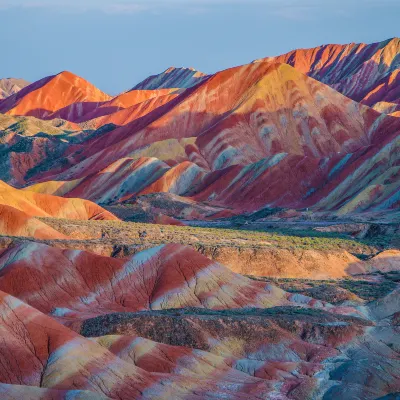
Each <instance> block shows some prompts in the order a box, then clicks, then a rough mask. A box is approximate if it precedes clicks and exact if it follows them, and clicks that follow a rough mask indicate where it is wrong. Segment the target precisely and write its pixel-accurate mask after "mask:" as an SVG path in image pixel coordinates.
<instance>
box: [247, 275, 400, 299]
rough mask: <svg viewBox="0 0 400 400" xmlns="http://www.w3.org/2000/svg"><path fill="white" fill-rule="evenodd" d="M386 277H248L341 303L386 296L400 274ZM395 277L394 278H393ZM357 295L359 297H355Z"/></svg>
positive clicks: (394, 285) (316, 297)
mask: <svg viewBox="0 0 400 400" xmlns="http://www.w3.org/2000/svg"><path fill="white" fill-rule="evenodd" d="M384 276H385V278H386V279H383V280H382V281H381V282H371V281H367V280H360V279H358V280H356V279H351V278H347V279H338V280H333V279H332V280H310V279H295V278H269V277H257V276H251V275H248V276H247V277H248V278H250V279H253V280H257V281H263V282H269V283H272V284H274V285H276V286H278V287H280V288H281V289H283V290H285V291H286V292H290V293H300V294H303V295H305V296H310V297H313V298H315V299H318V300H323V301H327V302H329V303H332V304H340V303H342V302H343V301H346V300H355V299H357V297H358V298H359V299H362V300H366V301H374V300H377V299H380V298H382V297H385V296H386V295H388V294H389V293H390V292H392V291H393V290H394V289H395V288H396V287H397V285H396V283H395V282H396V279H397V278H398V279H400V274H396V273H395V274H386V275H384ZM391 277H394V279H391ZM352 295H355V296H357V297H353V296H352Z"/></svg>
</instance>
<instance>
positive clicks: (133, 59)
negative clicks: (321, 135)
mask: <svg viewBox="0 0 400 400" xmlns="http://www.w3.org/2000/svg"><path fill="white" fill-rule="evenodd" d="M399 21H400V0H125V1H123V0H116V1H107V0H0V37H1V42H0V43H1V61H0V77H10V76H12V77H18V78H24V79H27V80H30V81H34V80H37V79H39V78H42V77H44V76H47V75H52V74H55V73H58V72H60V71H62V70H69V71H71V72H74V73H76V74H78V75H80V76H82V77H84V78H86V79H88V80H89V81H91V82H92V83H94V84H95V85H96V86H98V87H99V88H100V89H102V90H104V91H106V92H108V93H110V94H116V93H118V92H120V91H123V90H126V89H129V88H131V87H132V86H134V85H135V84H136V83H138V82H139V81H141V80H142V79H144V78H145V77H147V76H148V75H151V74H154V73H159V72H161V71H163V70H165V69H166V68H168V67H170V66H176V67H178V66H187V67H195V68H197V69H199V70H201V71H203V72H206V73H212V72H215V71H218V70H221V69H224V68H228V67H231V66H234V65H239V64H244V63H247V62H250V61H252V60H254V59H256V58H261V57H266V56H273V55H278V54H281V53H285V52H287V51H290V50H292V49H294V48H299V47H313V46H317V45H319V44H326V43H349V42H367V43H370V42H375V41H380V40H384V39H388V38H390V37H394V36H400V24H399Z"/></svg>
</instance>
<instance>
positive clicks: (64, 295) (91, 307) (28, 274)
mask: <svg viewBox="0 0 400 400" xmlns="http://www.w3.org/2000/svg"><path fill="white" fill-rule="evenodd" d="M0 268H1V269H0V290H4V291H6V292H7V293H10V294H12V295H14V296H16V297H18V298H20V299H21V300H22V301H24V302H26V303H28V304H30V305H31V306H33V307H35V308H37V309H38V310H40V311H41V312H44V313H46V314H50V315H53V316H55V317H59V318H61V319H62V320H63V321H64V322H65V323H74V321H80V320H84V319H86V318H89V317H93V316H96V315H102V314H107V313H110V312H126V311H140V310H161V309H168V308H180V307H202V308H210V309H229V308H240V307H271V306H275V305H286V304H291V302H294V303H296V302H300V303H301V304H308V305H310V306H314V307H324V306H325V303H324V302H321V301H314V300H313V299H311V298H309V297H306V296H295V297H293V296H291V295H290V294H289V293H286V292H284V291H283V290H281V289H278V288H277V287H274V286H272V285H270V284H266V283H264V282H257V281H254V280H251V279H248V278H246V277H243V276H241V275H238V274H235V273H233V272H232V271H230V270H229V269H228V268H226V267H224V266H222V265H221V264H218V263H215V262H212V261H211V260H209V259H208V258H206V257H205V256H202V255H201V254H199V253H198V252H196V251H195V250H193V249H192V248H190V247H187V246H182V245H177V244H168V245H162V246H158V247H155V248H151V249H148V250H145V251H142V252H140V253H137V254H136V255H134V256H133V257H129V258H127V259H114V258H109V257H102V256H98V255H95V254H92V253H88V252H85V251H77V250H61V249H56V248H52V247H49V246H47V245H44V244H38V243H32V242H25V243H21V244H19V245H17V246H15V247H11V248H9V249H7V250H5V251H4V252H3V253H2V255H1V257H0ZM33 276H34V277H35V278H34V279H32V277H33ZM49 276H51V277H52V280H51V282H49ZM132 288H134V290H132ZM326 307H328V308H330V307H331V306H329V305H326Z"/></svg>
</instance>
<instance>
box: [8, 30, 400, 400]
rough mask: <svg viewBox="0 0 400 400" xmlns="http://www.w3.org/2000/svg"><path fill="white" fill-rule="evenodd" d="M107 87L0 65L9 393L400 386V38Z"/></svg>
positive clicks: (395, 389) (341, 392)
mask: <svg viewBox="0 0 400 400" xmlns="http://www.w3.org/2000/svg"><path fill="white" fill-rule="evenodd" d="M134 84H135V83H134V82H132V84H131V85H130V87H131V88H132V87H133V88H132V89H128V90H127V91H126V92H124V93H121V94H119V95H117V96H111V95H109V94H106V93H104V92H102V91H101V90H100V89H98V88H96V87H95V86H93V85H92V84H90V83H89V82H88V81H86V80H85V79H83V78H81V77H78V76H76V75H74V74H73V73H71V72H67V71H64V72H61V73H59V74H57V75H54V76H49V77H45V78H43V79H41V80H39V81H37V82H33V83H28V82H26V81H24V80H22V79H14V78H7V79H1V80H0V165H1V168H0V322H1V323H0V398H1V399H5V400H8V399H15V400H17V399H18V400H19V399H29V400H39V399H49V400H50V399H51V400H58V399H68V400H70V399H118V400H131V399H185V400H186V399H188V400H189V399H246V400H249V399H272V400H289V399H290V400H304V399H309V400H319V399H322V400H331V399H344V400H353V399H359V400H364V399H365V400H378V399H379V400H395V399H399V398H400V210H399V206H400V39H398V38H394V39H390V40H386V41H384V42H380V43H374V44H348V45H324V46H321V47H318V48H314V49H300V50H294V51H292V52H290V53H288V54H285V55H282V56H277V57H266V58H263V59H260V60H255V61H253V62H251V63H249V64H245V65H242V66H238V67H234V68H231V69H228V70H225V71H220V72H216V73H214V74H205V73H202V72H200V71H197V70H195V69H193V68H173V67H172V68H169V69H167V70H166V71H164V72H162V73H160V74H158V75H152V76H149V77H148V78H147V79H145V80H144V81H143V82H140V83H137V84H135V85H134Z"/></svg>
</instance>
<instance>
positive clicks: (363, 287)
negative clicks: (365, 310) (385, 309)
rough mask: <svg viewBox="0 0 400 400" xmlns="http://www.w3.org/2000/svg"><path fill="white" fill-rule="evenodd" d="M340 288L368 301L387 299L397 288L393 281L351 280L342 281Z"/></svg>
mask: <svg viewBox="0 0 400 400" xmlns="http://www.w3.org/2000/svg"><path fill="white" fill-rule="evenodd" d="M339 286H340V287H342V288H344V289H347V290H349V291H350V292H352V293H354V294H356V295H357V296H358V297H360V298H361V299H364V300H367V301H373V300H377V299H380V298H382V297H385V296H386V295H388V294H389V293H390V292H392V291H393V290H394V289H395V288H396V284H395V283H394V282H391V281H383V282H369V281H360V280H357V281H356V280H350V279H345V280H343V281H341V282H340V283H339Z"/></svg>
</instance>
